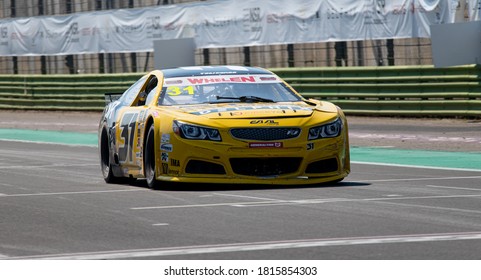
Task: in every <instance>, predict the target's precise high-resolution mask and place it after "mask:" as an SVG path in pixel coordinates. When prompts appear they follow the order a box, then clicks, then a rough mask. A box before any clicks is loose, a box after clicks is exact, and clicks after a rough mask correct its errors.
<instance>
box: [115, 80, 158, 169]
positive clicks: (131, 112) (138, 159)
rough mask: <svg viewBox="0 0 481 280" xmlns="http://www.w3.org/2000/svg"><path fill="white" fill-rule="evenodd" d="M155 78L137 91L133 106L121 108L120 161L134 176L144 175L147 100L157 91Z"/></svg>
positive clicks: (119, 126)
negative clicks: (143, 157)
mask: <svg viewBox="0 0 481 280" xmlns="http://www.w3.org/2000/svg"><path fill="white" fill-rule="evenodd" d="M154 79H156V78H155V76H154V75H151V76H149V78H148V79H146V81H145V83H144V84H143V85H142V87H140V89H137V92H136V94H135V95H134V96H133V98H132V99H131V100H132V101H131V104H130V105H129V106H125V107H123V108H121V109H120V110H119V112H118V115H117V121H116V125H115V126H116V129H115V131H116V132H117V133H116V134H117V135H116V139H117V145H116V147H117V151H116V153H117V155H118V161H119V163H120V165H121V166H122V168H123V170H124V173H127V174H130V175H133V176H134V177H136V176H137V175H143V172H142V166H143V162H142V147H143V135H144V129H145V119H146V115H147V111H148V106H147V105H146V99H147V98H148V96H149V94H150V93H151V92H152V91H153V90H154V89H156V87H155V86H156V84H157V83H152V82H153V81H154Z"/></svg>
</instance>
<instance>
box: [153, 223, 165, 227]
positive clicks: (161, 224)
mask: <svg viewBox="0 0 481 280" xmlns="http://www.w3.org/2000/svg"><path fill="white" fill-rule="evenodd" d="M152 225H153V226H168V225H169V224H168V223H158V224H152Z"/></svg>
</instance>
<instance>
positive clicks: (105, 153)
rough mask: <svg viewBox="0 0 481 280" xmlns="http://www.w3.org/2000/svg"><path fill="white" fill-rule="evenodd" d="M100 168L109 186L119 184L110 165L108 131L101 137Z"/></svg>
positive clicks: (103, 132)
mask: <svg viewBox="0 0 481 280" xmlns="http://www.w3.org/2000/svg"><path fill="white" fill-rule="evenodd" d="M100 168H101V169H102V175H103V177H104V180H105V182H106V183H108V184H115V183H118V182H119V178H118V177H115V176H114V173H113V172H112V164H111V163H110V147H109V137H108V135H107V131H105V130H102V135H101V137H100Z"/></svg>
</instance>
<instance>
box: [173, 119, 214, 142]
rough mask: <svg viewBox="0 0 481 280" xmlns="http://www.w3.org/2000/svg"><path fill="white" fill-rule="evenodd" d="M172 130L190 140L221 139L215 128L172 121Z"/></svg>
mask: <svg viewBox="0 0 481 280" xmlns="http://www.w3.org/2000/svg"><path fill="white" fill-rule="evenodd" d="M172 130H173V131H174V133H175V134H177V135H179V136H180V137H182V138H185V139H190V140H211V141H222V138H221V137H220V133H219V131H218V130H217V129H214V128H208V127H204V126H198V125H194V124H188V123H184V122H181V121H174V122H173V124H172Z"/></svg>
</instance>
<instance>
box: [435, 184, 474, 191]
mask: <svg viewBox="0 0 481 280" xmlns="http://www.w3.org/2000/svg"><path fill="white" fill-rule="evenodd" d="M426 187H429V188H439V189H452V190H467V191H478V192H481V189H473V188H458V187H446V186H436V185H426Z"/></svg>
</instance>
